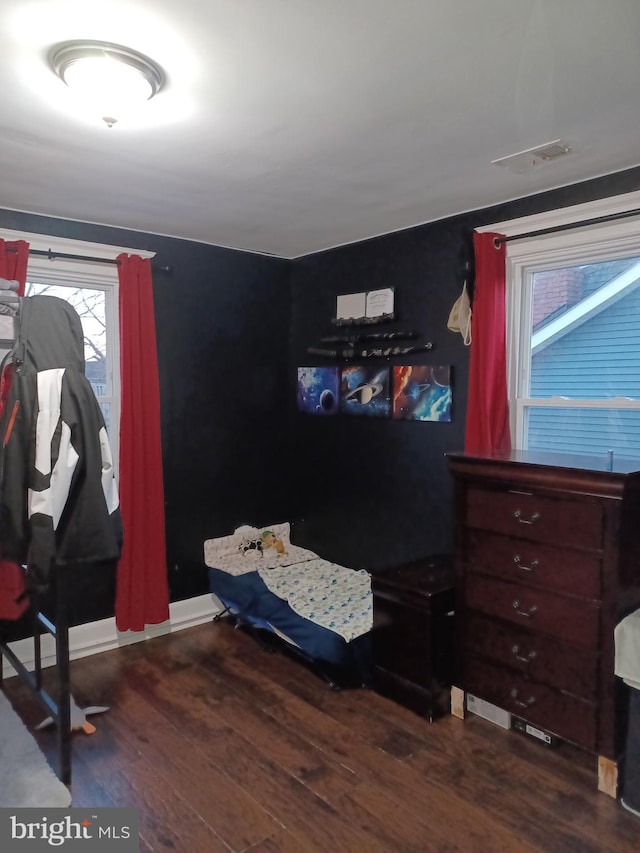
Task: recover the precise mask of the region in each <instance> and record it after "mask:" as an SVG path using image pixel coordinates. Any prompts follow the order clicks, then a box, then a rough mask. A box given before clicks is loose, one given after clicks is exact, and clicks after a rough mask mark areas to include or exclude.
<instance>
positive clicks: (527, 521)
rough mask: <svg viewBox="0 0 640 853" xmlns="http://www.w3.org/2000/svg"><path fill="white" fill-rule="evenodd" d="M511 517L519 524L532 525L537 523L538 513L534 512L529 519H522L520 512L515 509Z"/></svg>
mask: <svg viewBox="0 0 640 853" xmlns="http://www.w3.org/2000/svg"><path fill="white" fill-rule="evenodd" d="M513 517H514V518H516V519H517V520H518V521H519V522H520V524H533V523H534V522H535V521H537V520H538V519H539V518H540V513H539V512H534V513H533V514H532V515H531V518H523V517H522V510H521V509H517V510H515V512H514V513H513Z"/></svg>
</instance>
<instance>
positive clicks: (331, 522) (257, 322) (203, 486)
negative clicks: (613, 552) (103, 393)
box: [0, 168, 640, 636]
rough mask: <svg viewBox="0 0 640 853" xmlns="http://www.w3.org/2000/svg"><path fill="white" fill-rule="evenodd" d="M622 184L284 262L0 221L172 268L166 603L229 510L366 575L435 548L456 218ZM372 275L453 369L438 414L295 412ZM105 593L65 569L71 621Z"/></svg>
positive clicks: (459, 411)
mask: <svg viewBox="0 0 640 853" xmlns="http://www.w3.org/2000/svg"><path fill="white" fill-rule="evenodd" d="M639 186H640V168H638V169H634V170H630V171H627V172H621V173H618V174H616V175H612V176H609V177H605V178H600V179H596V180H594V181H589V182H586V183H583V184H579V185H575V186H572V187H566V188H563V189H560V190H556V191H554V192H550V193H545V194H542V195H537V196H532V197H529V198H525V199H522V200H519V201H514V202H511V203H508V204H504V205H501V206H498V207H494V208H491V209H487V210H482V211H475V212H473V213H469V214H466V215H463V216H458V217H454V218H451V219H447V220H443V221H441V222H436V223H432V224H428V225H423V226H419V227H416V228H411V229H408V230H406V231H403V232H398V233H395V234H390V235H386V236H383V237H379V238H375V239H371V240H367V241H364V242H361V243H357V244H353V245H350V246H345V247H341V248H339V249H334V250H330V251H326V252H322V253H319V254H316V255H310V256H307V257H305V258H300V259H297V260H295V261H285V260H280V259H276V258H269V257H264V256H260V255H253V254H250V253H245V252H239V251H234V250H230V249H223V248H218V247H215V246H207V245H203V244H200V243H193V242H190V241H187V240H178V239H174V238H169V237H160V236H155V235H151V234H144V233H140V232H132V231H127V230H123V229H115V228H107V227H103V226H98V225H89V224H85V223H78V222H70V221H66V220H62V219H53V218H47V217H41V216H36V215H33V214H26V213H19V212H14V211H3V210H0V226H2V227H5V228H11V229H16V230H22V231H27V232H35V233H40V234H51V235H58V236H63V237H70V238H75V239H79V240H89V241H94V242H99V243H106V244H112V245H120V246H131V247H134V248H138V249H146V250H149V251H155V252H156V253H157V263H158V264H159V265H161V266H170V267H171V268H172V270H173V272H172V274H171V275H166V274H162V273H157V274H156V275H155V276H154V302H155V315H156V329H157V341H158V367H159V375H160V395H161V427H162V443H163V470H164V486H165V503H166V539H167V563H168V567H169V580H170V590H171V599H172V600H173V601H176V600H179V599H183V598H189V597H191V596H195V595H200V594H202V593H204V592H206V589H207V587H206V571H205V567H204V565H203V562H202V543H203V541H204V539H206V538H208V537H213V536H221V535H225V534H227V533H229V532H231V530H233V529H234V528H235V527H236V526H238V525H240V524H243V523H252V524H257V525H261V524H268V523H272V522H274V521H279V520H284V519H290V520H292V521H293V522H294V525H295V536H296V538H297V541H298V542H300V544H303V545H306V546H307V547H311V548H314V549H315V550H317V551H319V552H320V553H322V554H323V555H324V556H326V557H328V558H331V559H333V560H335V561H336V562H340V563H342V564H344V565H347V566H354V567H360V566H362V567H366V568H367V569H370V570H373V571H375V570H377V569H379V568H381V567H384V566H386V565H389V564H392V563H395V562H398V561H401V560H408V559H413V558H417V557H420V556H423V555H425V554H432V553H436V552H443V551H448V550H450V548H451V547H452V526H453V525H452V506H451V482H450V479H449V475H448V472H447V467H446V458H445V455H444V454H445V453H446V452H447V451H449V450H458V449H460V448H462V446H463V443H464V418H465V401H466V394H467V381H468V356H469V351H468V349H466V348H465V347H464V346H463V344H462V338H461V337H460V335H459V334H456V333H453V332H449V331H448V330H447V328H446V321H447V317H448V314H449V310H450V308H451V305H452V304H453V302H454V300H455V299H456V298H457V296H458V295H459V293H460V290H461V287H462V280H463V267H464V263H465V261H467V260H468V259H469V258H470V256H471V245H472V244H471V241H472V232H473V228H475V227H478V226H481V225H484V224H488V223H490V222H497V221H500V220H504V219H510V218H515V217H518V216H524V215H528V214H532V213H536V212H541V211H544V210H550V209H554V208H559V207H565V206H567V205H571V204H578V203H580V202H585V201H590V200H593V199H596V198H602V197H607V196H613V195H616V194H619V193H623V192H630V191H632V190H636V189H638V187H639ZM389 285H394V286H395V288H396V310H397V315H398V319H397V320H396V321H394V322H393V323H391V324H389V325H385V326H383V327H382V326H381V327H378V328H380V329H385V330H386V329H400V328H411V329H415V330H417V331H419V332H421V333H422V335H423V340H425V341H426V340H431V341H433V343H434V349H433V351H432V352H430V353H427V354H426V355H421V356H413V357H411V359H410V362H411V363H429V364H450V365H451V366H452V384H453V388H454V411H453V422H452V423H451V424H435V423H417V422H415V423H414V422H409V421H406V422H405V421H392V420H378V419H373V418H358V417H354V416H347V415H337V416H335V417H331V418H315V417H313V416H309V415H303V414H301V413H299V412H298V411H297V410H296V404H295V396H296V395H295V383H296V368H297V367H298V366H302V365H310V364H313V363H318V362H317V359H316V358H310V357H309V356H307V354H306V348H307V346H313V345H317V344H318V340H319V338H320V337H322V336H323V335H326V334H331V333H332V332H334V331H335V329H334V328H333V327H332V326H331V323H330V320H331V318H332V317H333V316H334V313H335V298H336V296H337V295H338V294H341V293H352V292H356V291H360V290H371V289H376V288H380V287H386V286H389ZM394 361H395V363H398V361H399V360H394ZM113 595H114V576H113V572H111V573H110V572H109V571H106V570H105V571H102V570H101V571H100V574H99V575H98V574H94V575H93V576H89V577H85V576H80V577H78V578H77V580H76V581H74V583H73V584H72V589H70V591H69V610H70V621H71V624H82V623H84V622H89V621H93V620H95V619H101V618H105V617H107V616H111V615H113ZM0 628H2V626H1V625H0ZM28 633H29V630H28V628H25V626H24V624H21V625H17V626H13V628H12V635H15V636H24V635H26V634H28ZM0 634H2V631H1V630H0Z"/></svg>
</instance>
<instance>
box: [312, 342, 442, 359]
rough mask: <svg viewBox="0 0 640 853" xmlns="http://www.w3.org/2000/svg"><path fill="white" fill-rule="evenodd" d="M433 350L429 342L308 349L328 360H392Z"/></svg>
mask: <svg viewBox="0 0 640 853" xmlns="http://www.w3.org/2000/svg"><path fill="white" fill-rule="evenodd" d="M432 349H433V344H432V343H431V341H428V342H427V343H424V344H418V345H414V346H407V347H401V346H390V347H370V348H366V347H353V346H351V347H344V348H343V349H333V348H332V349H327V348H325V347H307V353H308V354H309V355H320V356H324V357H326V358H344V359H350V358H390V357H392V356H396V355H413V354H414V353H417V352H428V351H429V350H432Z"/></svg>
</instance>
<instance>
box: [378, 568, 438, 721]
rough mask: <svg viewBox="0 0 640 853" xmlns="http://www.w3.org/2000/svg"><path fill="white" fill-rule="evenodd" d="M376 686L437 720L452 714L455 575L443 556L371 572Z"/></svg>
mask: <svg viewBox="0 0 640 853" xmlns="http://www.w3.org/2000/svg"><path fill="white" fill-rule="evenodd" d="M372 587H373V687H374V689H375V690H376V691H377V692H378V693H381V694H383V695H384V696H387V697H389V698H390V699H393V700H395V701H396V702H398V703H399V704H401V705H404V706H405V707H407V708H410V709H411V710H412V711H415V712H416V713H418V714H420V715H422V716H424V717H427V718H428V719H429V720H430V721H432V720H433V719H434V718H435V717H438V716H441V715H442V714H447V713H449V707H450V686H451V681H452V675H453V622H454V619H453V609H454V604H455V590H454V572H453V561H452V558H451V557H448V556H443V555H438V556H432V557H426V558H424V559H422V560H415V561H414V562H411V563H405V564H403V565H400V566H394V567H392V568H388V569H383V570H382V571H378V572H374V573H372Z"/></svg>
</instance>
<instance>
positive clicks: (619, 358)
mask: <svg viewBox="0 0 640 853" xmlns="http://www.w3.org/2000/svg"><path fill="white" fill-rule="evenodd" d="M532 280H533V293H532V301H531V330H530V334H531V363H530V373H529V377H530V380H529V381H530V387H529V393H528V394H527V393H526V391H525V393H524V396H529V397H532V398H535V397H553V396H561V397H569V398H574V399H576V398H577V399H583V400H589V399H591V400H603V399H610V398H611V397H631V398H633V399H640V257H633V258H625V259H621V260H614V261H602V262H599V263H593V264H581V265H577V266H572V267H565V268H561V269H553V270H545V271H544V272H536V273H534V274H533V276H532Z"/></svg>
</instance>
